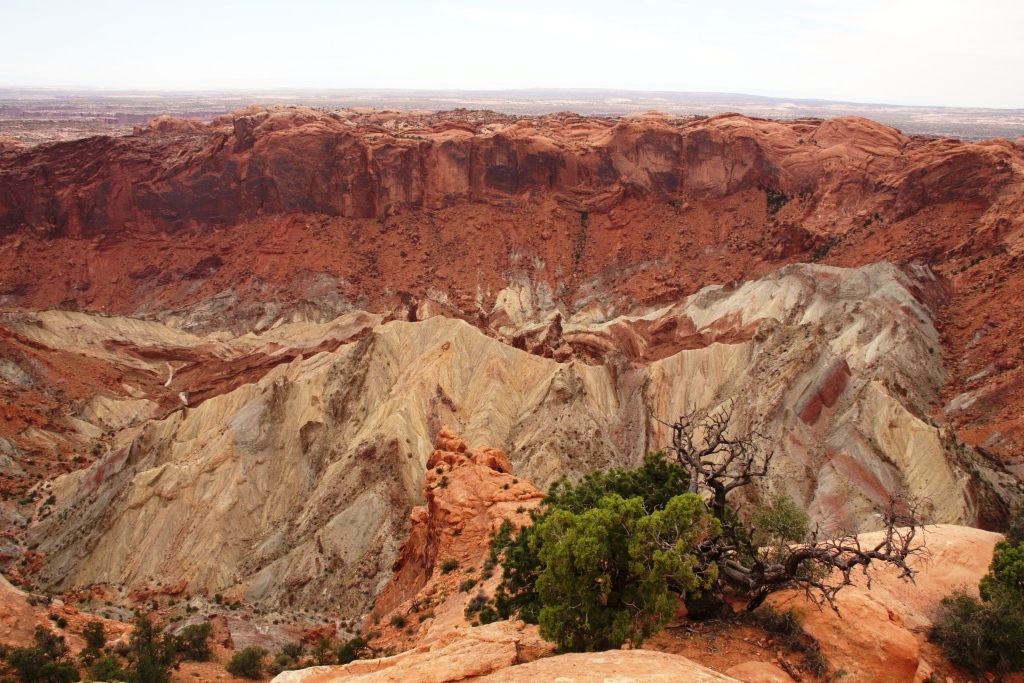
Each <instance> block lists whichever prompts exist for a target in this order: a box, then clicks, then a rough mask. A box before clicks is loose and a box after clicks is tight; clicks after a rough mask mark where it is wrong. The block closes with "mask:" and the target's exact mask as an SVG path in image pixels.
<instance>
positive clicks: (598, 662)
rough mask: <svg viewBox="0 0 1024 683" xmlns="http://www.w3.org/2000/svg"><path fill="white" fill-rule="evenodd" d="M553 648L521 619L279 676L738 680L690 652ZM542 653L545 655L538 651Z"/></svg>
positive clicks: (280, 682) (288, 682) (322, 681)
mask: <svg viewBox="0 0 1024 683" xmlns="http://www.w3.org/2000/svg"><path fill="white" fill-rule="evenodd" d="M550 653H551V647H550V645H548V644H547V643H544V642H543V641H539V640H538V639H537V637H536V627H528V626H525V625H524V624H522V622H519V623H518V624H512V623H510V622H497V623H494V624H489V625H487V626H479V627H476V628H470V629H461V630H456V631H451V632H449V633H448V634H446V635H445V637H443V638H441V639H439V640H437V641H435V642H433V643H431V644H429V645H425V646H422V647H418V648H416V649H414V650H410V651H408V652H403V653H402V654H399V655H395V656H394V657H387V658H384V659H374V660H364V661H359V662H353V663H352V664H348V665H346V666H340V667H314V668H311V669H303V670H301V671H286V672H284V673H282V674H279V675H278V676H277V677H276V678H274V681H273V683H349V682H351V683H399V682H401V683H448V682H449V681H461V680H466V679H472V680H474V681H487V682H488V683H498V682H499V681H501V682H512V681H516V682H518V681H554V680H572V681H578V682H580V683H591V682H593V683H603V682H604V681H608V680H615V681H621V682H622V683H632V682H634V681H635V682H636V683H640V682H641V681H645V682H648V681H666V682H668V681H680V680H683V681H693V682H694V683H718V682H722V683H727V682H730V681H734V680H735V679H732V678H729V677H728V676H723V675H722V674H719V673H716V672H714V671H711V670H710V669H706V668H704V667H702V666H699V665H698V664H694V663H693V662H692V661H690V660H688V659H686V658H685V657H679V656H677V655H670V654H665V653H661V652H647V651H644V650H631V651H612V652H598V653H591V654H569V655H559V656H554V657H552V656H548V655H550ZM539 657H543V658H539Z"/></svg>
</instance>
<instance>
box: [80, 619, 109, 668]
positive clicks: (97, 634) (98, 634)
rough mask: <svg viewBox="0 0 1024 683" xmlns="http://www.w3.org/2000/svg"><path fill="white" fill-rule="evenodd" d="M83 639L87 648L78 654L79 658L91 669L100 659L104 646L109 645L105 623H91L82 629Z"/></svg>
mask: <svg viewBox="0 0 1024 683" xmlns="http://www.w3.org/2000/svg"><path fill="white" fill-rule="evenodd" d="M82 639H83V640H85V647H84V648H82V651H81V652H79V653H78V658H79V659H80V660H81V662H82V664H83V665H85V666H89V667H91V666H92V664H93V663H94V662H95V661H96V660H97V659H99V658H100V656H101V655H102V650H103V646H104V645H106V644H107V634H106V633H105V632H104V629H103V622H102V621H91V622H89V623H88V624H86V625H85V628H83V629H82ZM93 680H102V679H93Z"/></svg>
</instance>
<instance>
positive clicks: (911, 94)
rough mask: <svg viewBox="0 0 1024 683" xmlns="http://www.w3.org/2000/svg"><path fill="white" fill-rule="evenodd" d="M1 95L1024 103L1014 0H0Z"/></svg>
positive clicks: (1023, 44) (1022, 6)
mask: <svg viewBox="0 0 1024 683" xmlns="http://www.w3.org/2000/svg"><path fill="white" fill-rule="evenodd" d="M0 25H2V27H3V30H2V33H0V35H2V38H0V86H75V87H80V86H90V87H100V88H140V89H224V88H238V89H257V88H268V89H273V88H355V87H358V88H460V89H504V88H523V87H582V88H594V87H597V88H625V89H638V90H699V91H715V92H742V93H750V94H758V95H774V96H783V97H793V98H825V99H835V100H847V101H856V102H886V103H896V104H932V105H953V106H978V107H1008V108H1024V37H1022V29H1024V0H843V1H842V2H839V1H833V0H791V1H787V0H776V1H775V2H771V3H769V2H765V1H764V0H761V1H754V0H732V1H729V0H717V1H715V0H702V1H701V2H690V1H688V0H687V1H670V0H629V1H620V2H609V1H605V0H586V1H580V2H577V1H575V0H546V1H541V0H521V1H519V2H514V3H513V2H503V3H499V2H480V1H477V2H471V1H469V0H447V1H445V0H442V1H439V2H438V1H434V0H429V1H427V0H424V1H422V2H412V1H387V0H376V1H375V2H371V1H365V2H350V1H348V0H344V1H337V2H327V1H326V0H321V1H316V0H290V1H280V0H278V1H273V2H271V1H263V0H246V1H245V2H219V1H218V0H206V1H204V2H193V1H192V0H164V1H162V2H145V1H143V2H139V1H138V0H136V1H135V2H122V1H119V0H90V1H88V2H84V1H82V0H74V1H59V0H35V1H32V2H27V1H26V0H0Z"/></svg>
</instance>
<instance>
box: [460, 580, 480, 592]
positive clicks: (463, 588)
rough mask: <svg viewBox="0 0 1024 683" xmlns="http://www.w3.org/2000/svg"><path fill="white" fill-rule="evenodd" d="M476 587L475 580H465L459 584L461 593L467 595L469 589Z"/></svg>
mask: <svg viewBox="0 0 1024 683" xmlns="http://www.w3.org/2000/svg"><path fill="white" fill-rule="evenodd" d="M475 585H476V579H466V580H465V581H463V582H462V583H460V584H459V590H460V591H461V592H463V593H468V592H469V591H470V589H471V588H472V587H473V586H475Z"/></svg>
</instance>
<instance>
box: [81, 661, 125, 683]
mask: <svg viewBox="0 0 1024 683" xmlns="http://www.w3.org/2000/svg"><path fill="white" fill-rule="evenodd" d="M89 678H90V679H92V680H94V681H127V680H128V672H127V671H125V670H124V669H122V668H121V663H120V662H119V661H118V660H117V657H114V656H113V655H108V656H106V657H101V658H100V659H97V660H96V661H95V662H93V664H92V666H90V667H89Z"/></svg>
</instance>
